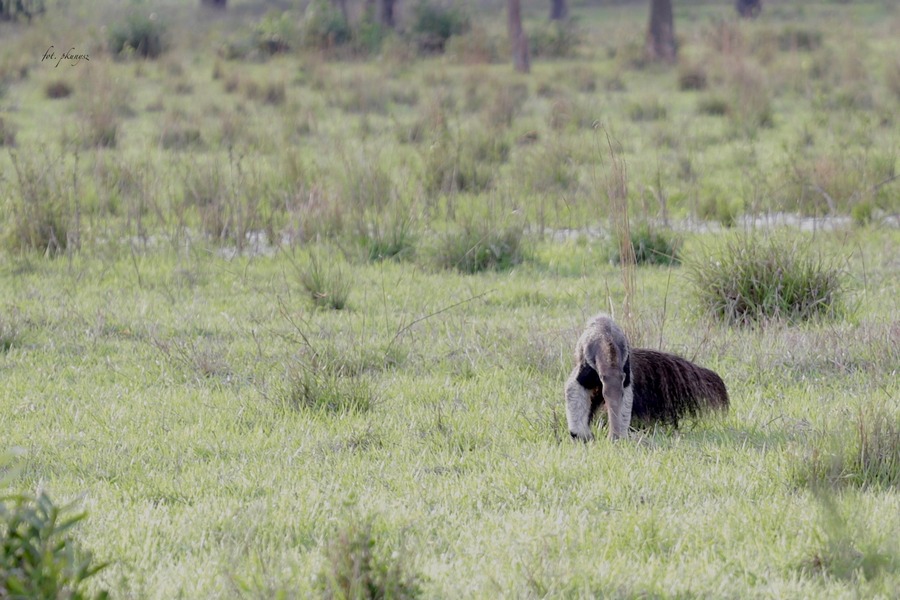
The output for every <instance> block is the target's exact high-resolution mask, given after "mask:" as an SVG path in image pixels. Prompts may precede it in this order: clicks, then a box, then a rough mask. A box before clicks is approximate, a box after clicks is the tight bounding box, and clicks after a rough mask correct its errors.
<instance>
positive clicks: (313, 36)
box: [300, 0, 353, 50]
mask: <svg viewBox="0 0 900 600" xmlns="http://www.w3.org/2000/svg"><path fill="white" fill-rule="evenodd" d="M300 36H301V38H302V40H303V45H304V46H307V47H309V48H318V49H320V50H327V49H329V48H333V47H335V46H340V45H343V44H346V43H348V42H349V41H350V40H351V38H352V37H353V32H352V31H351V30H350V24H349V23H347V20H346V19H345V18H344V14H343V13H342V12H341V10H340V9H339V8H338V7H337V6H336V5H335V4H334V3H332V2H329V0H314V1H313V2H310V3H309V5H308V6H307V7H306V14H305V15H304V17H303V24H302V25H301V28H300Z"/></svg>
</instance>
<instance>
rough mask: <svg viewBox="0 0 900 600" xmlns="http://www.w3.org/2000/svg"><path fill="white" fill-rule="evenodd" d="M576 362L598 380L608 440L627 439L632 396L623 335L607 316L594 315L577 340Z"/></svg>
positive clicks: (625, 342) (626, 349)
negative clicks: (585, 366)
mask: <svg viewBox="0 0 900 600" xmlns="http://www.w3.org/2000/svg"><path fill="white" fill-rule="evenodd" d="M575 359H576V360H577V361H578V362H579V363H580V364H585V365H588V366H590V367H591V368H592V369H594V371H596V372H597V375H598V376H599V378H600V384H601V385H602V386H603V391H602V394H603V401H604V403H605V404H606V411H607V414H608V416H609V437H610V438H611V439H617V438H621V437H626V436H627V435H628V427H629V425H630V424H631V404H632V400H633V394H632V390H631V376H630V375H631V374H630V372H629V371H630V369H629V361H628V359H629V348H628V340H627V339H626V338H625V333H624V332H623V331H622V330H621V329H620V328H619V326H618V325H616V323H615V322H614V321H613V320H612V318H611V317H610V316H609V315H606V314H599V315H597V316H596V317H594V318H593V319H591V320H590V322H589V323H588V325H587V328H586V329H585V331H584V333H583V334H582V335H581V338H580V339H579V340H578V345H577V346H576V348H575Z"/></svg>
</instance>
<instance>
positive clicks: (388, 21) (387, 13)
mask: <svg viewBox="0 0 900 600" xmlns="http://www.w3.org/2000/svg"><path fill="white" fill-rule="evenodd" d="M395 2H396V0H381V24H382V25H384V26H385V27H390V28H391V29H393V28H394V26H395V25H396V24H397V23H396V21H395V20H394V4H395Z"/></svg>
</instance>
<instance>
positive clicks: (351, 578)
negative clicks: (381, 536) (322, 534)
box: [316, 521, 421, 600]
mask: <svg viewBox="0 0 900 600" xmlns="http://www.w3.org/2000/svg"><path fill="white" fill-rule="evenodd" d="M381 546H382V544H380V543H379V541H378V539H377V538H376V536H375V533H374V532H373V527H372V523H371V521H365V522H360V521H351V522H350V523H348V524H346V525H344V526H343V527H342V528H341V529H340V530H339V531H338V532H337V533H336V535H334V537H333V538H332V539H331V541H330V542H329V544H328V547H327V550H326V562H325V566H324V568H323V570H322V572H321V573H320V574H319V576H318V578H317V582H316V583H317V587H318V588H319V590H320V591H321V593H322V597H323V598H328V599H332V598H342V599H343V598H346V599H349V598H354V599H357V598H359V599H362V598H392V599H396V600H404V599H406V598H418V597H419V596H420V595H421V589H420V582H419V577H418V576H416V575H414V574H410V573H409V572H408V571H407V567H406V566H405V565H404V562H403V559H402V556H401V555H400V553H399V552H397V551H394V552H392V553H390V554H388V553H387V551H386V550H385V549H383V548H382V547H381Z"/></svg>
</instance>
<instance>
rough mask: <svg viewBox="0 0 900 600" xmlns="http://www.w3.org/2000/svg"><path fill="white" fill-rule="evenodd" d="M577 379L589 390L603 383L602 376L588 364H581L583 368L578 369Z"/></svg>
mask: <svg viewBox="0 0 900 600" xmlns="http://www.w3.org/2000/svg"><path fill="white" fill-rule="evenodd" d="M575 379H576V381H578V383H580V384H581V387H583V388H585V389H587V390H596V389H597V388H599V387H602V385H603V384H601V383H600V376H599V375H598V374H597V371H595V370H594V367H592V366H591V365H588V364H583V365H581V368H580V369H579V371H578V377H576V378H575Z"/></svg>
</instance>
